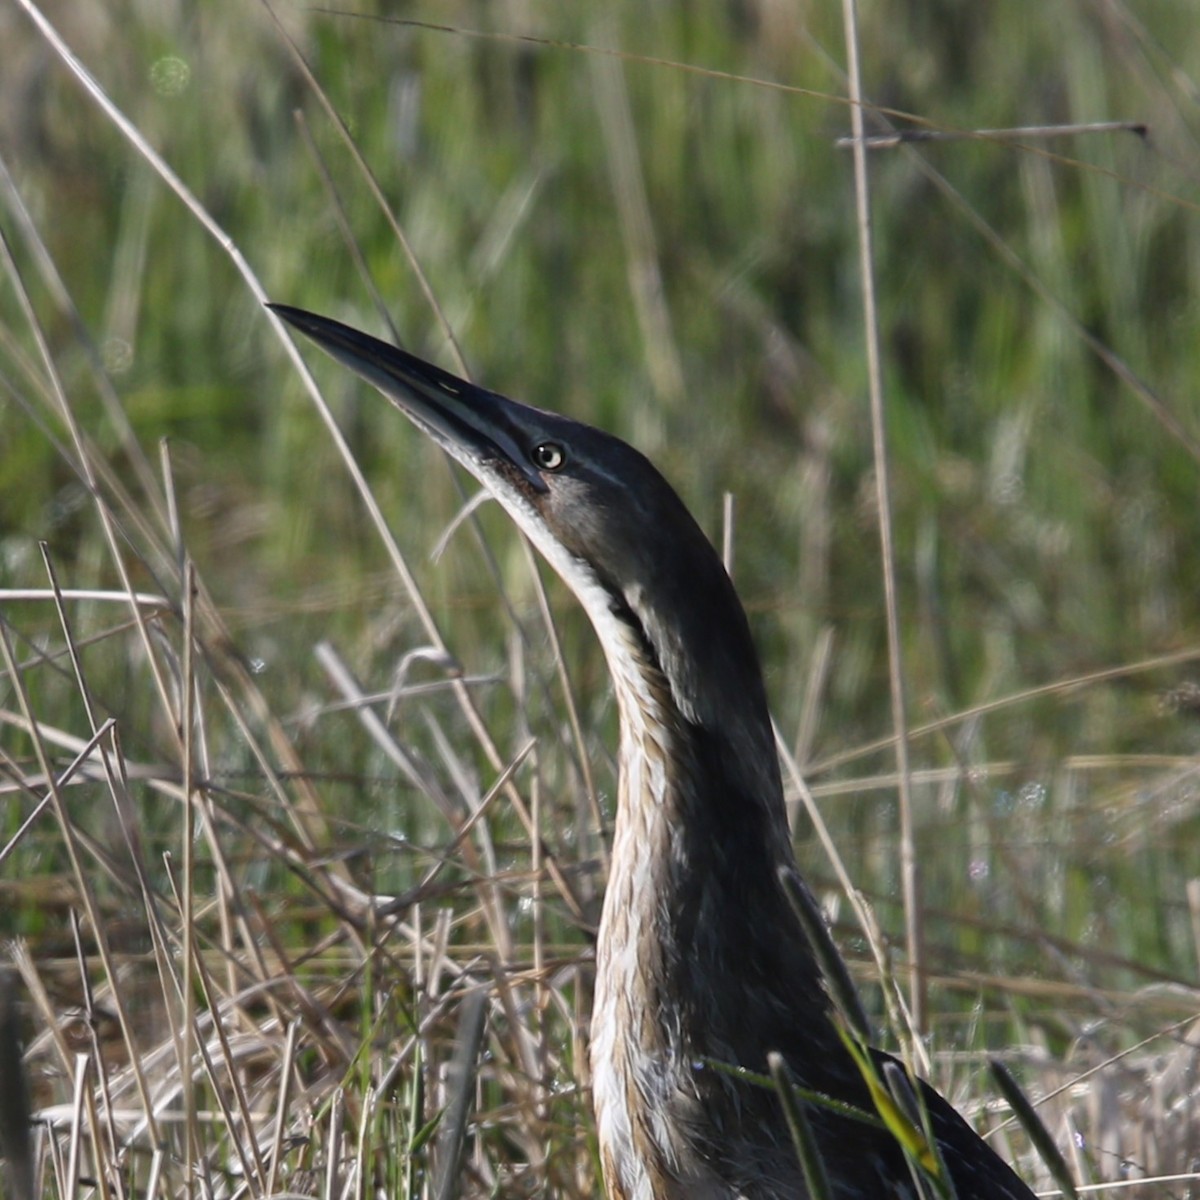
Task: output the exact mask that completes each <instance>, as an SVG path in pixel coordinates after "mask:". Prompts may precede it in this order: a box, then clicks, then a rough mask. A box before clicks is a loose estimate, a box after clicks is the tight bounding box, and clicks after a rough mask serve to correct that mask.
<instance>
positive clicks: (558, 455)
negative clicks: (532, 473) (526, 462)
mask: <svg viewBox="0 0 1200 1200" xmlns="http://www.w3.org/2000/svg"><path fill="white" fill-rule="evenodd" d="M532 458H533V465H534V466H535V467H537V468H538V469H539V470H541V471H557V470H558V469H559V467H561V466H562V465H563V463H565V462H566V461H567V452H566V451H565V450H564V449H563V448H562V447H561V446H560V445H559V444H558V443H557V442H540V443H539V444H538V445H536V446H534V448H533V454H532Z"/></svg>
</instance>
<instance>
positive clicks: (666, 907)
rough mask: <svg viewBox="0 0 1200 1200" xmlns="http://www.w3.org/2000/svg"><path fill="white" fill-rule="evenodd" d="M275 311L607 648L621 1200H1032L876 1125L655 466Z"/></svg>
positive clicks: (974, 1155) (600, 943)
mask: <svg viewBox="0 0 1200 1200" xmlns="http://www.w3.org/2000/svg"><path fill="white" fill-rule="evenodd" d="M269 307H270V308H271V311H272V312H274V313H275V314H276V315H277V316H278V317H280V318H282V319H283V320H284V321H286V322H287V323H288V324H290V325H291V326H293V327H294V328H295V329H296V330H298V331H299V332H301V333H303V334H305V335H306V336H307V337H309V338H310V339H312V340H313V341H314V342H315V343H316V344H317V345H318V346H319V347H320V348H321V349H322V350H324V351H325V352H326V353H328V354H329V355H330V356H332V357H333V358H334V359H335V360H336V361H338V362H339V363H341V364H343V365H344V366H346V367H348V368H350V369H351V370H352V371H354V372H356V373H357V374H358V375H359V376H361V377H362V378H363V379H364V380H366V381H367V382H368V383H370V384H372V385H373V386H374V387H375V388H376V389H378V390H379V391H380V392H381V393H383V395H384V396H385V397H386V398H387V399H389V400H390V401H391V402H392V403H393V404H394V405H395V406H396V407H397V408H398V409H399V410H400V411H401V412H402V413H403V414H404V415H405V416H406V417H408V418H409V420H411V421H412V422H413V424H415V425H416V426H417V427H418V428H419V429H420V430H422V431H423V432H424V433H425V434H427V435H428V436H429V437H430V438H432V439H433V441H435V442H436V443H437V444H438V445H440V446H441V447H442V448H443V449H444V450H446V451H447V452H448V453H449V455H450V456H451V457H452V458H453V459H455V460H457V462H458V463H460V464H461V465H462V466H463V467H464V468H466V470H467V471H468V472H470V473H471V474H472V475H473V476H474V477H475V478H476V479H477V480H478V481H479V483H480V484H482V485H483V487H484V488H485V489H486V491H487V492H489V493H490V494H491V496H492V497H494V498H495V499H496V500H497V501H498V502H499V503H500V505H501V506H502V507H503V508H504V509H505V510H506V511H507V513H508V515H509V516H510V517H511V518H512V520H513V522H514V523H515V524H516V525H517V526H518V528H519V529H520V530H521V531H522V532H523V533H524V534H525V536H526V537H527V538H528V539H529V540H530V542H532V544H533V545H534V546H535V547H536V549H537V550H538V551H539V552H540V553H541V555H542V556H543V557H544V558H545V559H546V561H547V562H548V563H549V565H550V566H551V567H552V568H553V570H554V571H555V572H557V574H558V575H559V576H560V577H561V578H562V579H563V581H564V582H565V583H566V584H567V586H568V587H569V588H570V589H571V591H572V592H573V593H574V595H575V597H576V598H577V600H578V601H579V603H580V604H581V605H582V606H583V608H584V610H585V612H586V614H587V616H588V617H589V618H590V620H591V623H592V625H593V626H594V628H595V631H596V634H597V636H598V638H599V641H600V644H601V647H602V649H603V652H604V656H605V659H606V661H607V665H608V669H609V672H610V675H611V677H612V684H613V689H614V693H615V698H616V703H617V707H618V712H619V749H618V755H617V765H618V789H617V808H616V815H615V821H614V828H613V833H612V850H611V856H610V870H609V878H608V882H607V886H606V890H605V895H604V901H603V907H602V912H601V917H600V922H599V927H598V931H597V940H596V980H595V988H594V996H593V1016H592V1025H591V1038H590V1055H591V1066H592V1103H593V1108H594V1110H595V1117H596V1129H597V1140H598V1146H599V1157H600V1165H601V1173H602V1176H603V1181H604V1188H605V1195H606V1196H607V1198H608V1200H684V1198H687V1200H810V1197H812V1196H813V1195H814V1189H816V1190H817V1194H822V1193H823V1194H824V1195H826V1196H829V1197H833V1198H835V1200H868V1198H870V1200H918V1198H919V1197H922V1196H924V1195H939V1194H940V1195H954V1196H957V1197H958V1200H1033V1192H1032V1191H1030V1189H1029V1188H1028V1187H1027V1186H1026V1185H1025V1184H1024V1183H1023V1182H1022V1181H1021V1180H1020V1178H1019V1177H1018V1176H1017V1175H1016V1174H1015V1172H1014V1171H1013V1170H1012V1169H1011V1168H1010V1167H1009V1166H1008V1165H1007V1164H1006V1163H1005V1162H1004V1161H1003V1160H1002V1159H1001V1158H1000V1157H999V1155H997V1154H996V1152H995V1151H994V1150H993V1149H992V1148H991V1147H989V1146H988V1145H987V1143H986V1142H984V1141H983V1139H982V1138H981V1137H980V1136H979V1135H978V1134H977V1133H976V1132H975V1131H974V1130H973V1129H972V1128H971V1127H970V1125H969V1124H968V1123H967V1122H966V1121H965V1120H964V1119H963V1118H962V1117H961V1116H960V1115H959V1113H958V1112H957V1111H956V1110H955V1109H954V1107H953V1106H952V1105H951V1104H950V1103H949V1102H948V1101H947V1100H945V1099H944V1098H943V1097H942V1096H941V1095H940V1094H939V1093H938V1092H937V1091H936V1090H935V1089H934V1088H932V1087H931V1086H930V1085H928V1084H926V1083H924V1082H922V1081H914V1080H912V1079H911V1077H910V1076H908V1075H907V1074H905V1075H904V1078H905V1079H906V1080H909V1084H908V1085H907V1086H910V1087H911V1088H912V1092H911V1094H910V1097H909V1099H910V1100H914V1099H915V1104H914V1105H911V1106H910V1111H913V1110H915V1111H913V1116H912V1120H911V1123H910V1124H909V1125H908V1126H907V1127H908V1129H909V1130H910V1131H918V1127H920V1128H923V1129H924V1130H926V1131H928V1133H929V1135H930V1136H931V1138H932V1142H933V1143H934V1144H935V1146H936V1152H933V1151H932V1148H931V1157H930V1158H929V1160H928V1161H929V1162H930V1163H931V1164H932V1167H931V1169H930V1174H928V1175H926V1174H925V1172H924V1171H923V1170H917V1169H915V1168H914V1166H913V1162H912V1156H911V1153H906V1151H905V1149H904V1147H903V1146H902V1145H901V1141H902V1138H901V1137H900V1136H898V1133H897V1127H896V1120H895V1119H893V1121H892V1122H887V1121H883V1120H880V1119H879V1114H880V1112H881V1111H882V1109H881V1107H880V1102H879V1086H878V1085H879V1081H880V1079H882V1078H884V1077H885V1076H894V1075H895V1074H896V1068H897V1067H898V1064H897V1063H896V1060H894V1059H892V1058H891V1057H890V1056H889V1055H887V1054H886V1053H884V1052H883V1051H880V1050H867V1051H866V1057H865V1058H864V1057H863V1055H862V1054H857V1055H856V1053H855V1052H854V1050H853V1043H852V1040H851V1039H849V1038H848V1036H847V1034H846V1032H845V1030H844V1028H841V1027H840V1025H839V1017H838V1011H837V1008H838V1006H837V1005H836V1004H835V1002H834V998H833V996H832V995H831V991H830V989H829V988H828V987H827V985H826V981H825V980H826V972H825V971H823V969H822V962H823V957H822V951H821V947H820V945H819V943H820V941H821V938H820V936H818V937H817V938H815V939H814V938H813V935H812V933H811V930H810V929H809V927H808V923H807V922H805V920H803V919H802V916H801V915H799V914H798V911H797V906H796V905H795V903H794V902H793V901H794V896H795V895H796V894H797V893H799V894H801V895H803V896H808V893H807V892H806V890H805V889H804V885H803V883H802V880H801V877H800V874H799V868H798V866H797V864H796V859H795V856H794V851H793V847H792V839H791V836H790V833H789V827H788V822H787V818H786V811H785V806H784V792H783V783H782V778H781V774H780V768H779V761H778V755H777V752H776V749H775V740H774V733H773V728H772V724H771V719H770V715H769V712H768V706H767V695H766V689H765V685H764V681H763V674H762V669H761V666H760V662H759V658H758V654H757V651H756V649H755V645H754V642H753V639H752V636H751V630H750V625H749V621H748V619H747V617H746V613H745V610H744V609H743V607H742V604H741V602H740V600H739V599H738V595H737V593H736V591H735V589H734V585H733V583H732V581H731V580H730V577H729V575H728V573H727V572H726V570H725V567H724V565H723V564H722V561H721V559H720V557H719V556H718V554H717V553H716V551H715V550H714V549H713V547H712V545H711V544H710V542H709V540H708V538H707V537H706V536H705V534H704V533H703V531H702V530H701V528H700V526H699V525H698V524H697V522H696V521H695V519H694V518H693V516H692V515H691V513H690V512H689V511H688V509H687V508H686V506H685V505H684V503H683V501H682V500H681V499H680V498H679V496H678V495H677V493H676V492H675V490H674V489H673V488H672V487H671V485H670V484H669V483H667V481H666V480H665V479H664V478H663V476H662V475H661V474H660V473H659V471H658V470H657V468H656V467H655V466H654V465H653V464H652V463H651V462H650V461H649V459H647V458H646V457H645V456H644V455H642V454H641V453H640V452H639V451H638V450H636V449H634V448H633V447H632V446H630V445H628V444H627V443H626V442H624V441H622V440H620V439H619V438H617V437H615V436H613V435H611V434H608V433H605V432H603V431H601V430H599V429H596V428H593V427H591V426H589V425H586V424H583V423H581V422H579V421H575V420H572V419H570V418H568V417H566V416H563V415H560V414H558V413H554V412H549V411H544V410H541V409H538V408H535V407H532V406H530V405H527V404H523V403H520V402H518V401H515V400H511V399H509V398H507V397H505V396H502V395H500V394H499V393H496V392H492V391H488V390H486V389H485V388H482V387H479V386H477V385H475V384H473V383H469V382H467V381H466V380H463V379H460V378H458V377H456V376H454V375H452V374H450V373H448V372H446V371H444V370H442V369H441V368H439V367H437V366H434V365H432V364H430V363H427V362H424V361H423V360H421V359H420V358H417V357H415V356H413V355H412V354H409V353H407V352H406V351H403V350H400V349H398V348H397V347H395V346H393V345H391V344H389V343H387V342H383V341H380V340H378V339H376V338H374V337H372V336H370V335H369V334H366V333H362V332H360V331H358V330H356V329H353V328H351V327H350V326H347V325H343V324H341V323H340V322H337V321H334V320H331V319H329V318H326V317H322V316H318V315H316V314H313V313H310V312H307V311H305V310H302V309H297V308H292V307H289V306H284V305H270V306H269ZM808 898H809V900H811V897H808ZM825 936H826V937H829V935H828V934H827V933H826V934H825ZM829 945H830V946H832V938H831V937H830V940H829ZM832 953H833V954H834V955H836V951H832ZM837 961H838V963H839V964H840V962H841V960H840V959H838V960H837ZM841 1024H842V1025H844V1022H841ZM772 1055H774V1056H778V1059H779V1060H781V1061H782V1062H783V1063H784V1064H786V1068H787V1071H788V1073H789V1075H790V1077H791V1078H792V1079H793V1080H794V1082H795V1084H796V1086H797V1089H800V1090H798V1091H797V1092H796V1093H795V1095H798V1096H799V1097H800V1098H801V1104H800V1107H801V1109H802V1111H803V1114H804V1116H805V1118H806V1124H807V1127H808V1129H809V1130H810V1131H811V1136H812V1140H813V1142H814V1143H815V1145H816V1149H817V1158H818V1159H819V1164H818V1166H819V1169H820V1170H821V1171H823V1173H824V1183H822V1184H821V1185H819V1186H818V1185H817V1184H814V1183H812V1182H810V1180H811V1178H812V1176H811V1174H809V1173H806V1169H805V1164H804V1162H803V1161H802V1159H801V1156H799V1155H798V1154H797V1152H796V1149H795V1145H794V1141H793V1138H792V1136H791V1134H790V1133H789V1126H788V1123H787V1120H786V1116H785V1112H784V1105H783V1104H782V1103H781V1096H780V1093H779V1091H778V1090H776V1089H772V1088H771V1087H769V1086H764V1076H765V1074H766V1072H767V1071H768V1066H769V1059H770V1057H771V1056H772ZM864 1064H865V1066H864ZM900 1070H901V1071H902V1070H903V1068H900ZM822 1097H828V1098H830V1099H831V1100H833V1101H836V1102H839V1103H840V1107H838V1106H835V1105H831V1104H829V1103H825V1102H823V1100H822V1099H821V1098H822ZM900 1127H901V1129H903V1128H904V1120H903V1118H901V1119H900ZM917 1135H918V1138H919V1137H920V1133H919V1131H918V1133H917ZM926 1144H927V1146H928V1143H926ZM934 1185H937V1186H934ZM931 1187H933V1190H930V1188H931ZM939 1188H940V1190H939Z"/></svg>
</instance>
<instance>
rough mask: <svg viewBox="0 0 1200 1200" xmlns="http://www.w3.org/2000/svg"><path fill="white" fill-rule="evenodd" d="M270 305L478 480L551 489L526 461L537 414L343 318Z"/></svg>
mask: <svg viewBox="0 0 1200 1200" xmlns="http://www.w3.org/2000/svg"><path fill="white" fill-rule="evenodd" d="M267 307H268V308H269V309H270V310H271V311H272V312H273V313H274V314H275V315H276V316H277V317H280V318H281V319H282V320H284V321H286V322H287V323H288V324H289V325H291V326H293V327H294V328H296V329H298V330H299V331H300V332H301V333H303V334H305V335H306V336H308V337H310V338H312V340H313V341H314V342H316V343H317V345H318V346H320V347H321V349H322V350H324V351H325V353H326V354H328V355H329V356H330V357H331V358H334V359H336V360H337V361H338V362H340V363H342V364H343V365H344V366H347V367H349V368H350V369H351V370H352V371H354V372H355V373H356V374H357V375H360V376H361V377H362V378H363V379H365V380H366V381H367V382H368V383H369V384H371V385H372V386H373V387H375V388H378V390H379V391H381V392H382V393H383V394H384V395H385V396H386V397H387V398H388V399H389V400H390V401H391V402H392V403H393V404H394V405H395V406H396V407H397V408H398V409H400V411H401V412H402V413H404V415H405V416H407V417H408V418H409V419H410V420H411V421H412V422H413V423H414V424H415V425H416V426H417V427H418V428H420V429H422V430H424V431H425V432H426V433H428V434H429V436H430V437H432V438H433V439H434V441H436V442H437V443H438V444H439V445H440V446H442V447H443V449H445V450H446V451H447V452H448V453H449V454H450V455H451V456H452V457H454V458H456V459H457V460H458V461H459V462H461V463H462V464H463V466H465V467H466V468H467V469H468V470H469V471H471V472H472V474H474V475H476V476H477V477H478V478H479V479H480V481H481V482H484V483H486V482H487V481H488V479H487V476H485V475H480V473H479V470H478V469H477V468H478V467H480V466H490V467H491V468H492V470H493V471H494V470H496V469H497V468H498V469H499V470H500V471H501V472H502V473H503V474H504V475H506V476H507V477H508V478H509V479H510V480H512V481H513V482H516V483H523V484H524V485H525V487H526V488H532V489H533V490H535V491H537V492H545V491H546V490H547V488H546V484H545V481H544V480H543V479H542V476H541V474H540V473H539V472H538V471H537V470H535V469H534V467H533V465H532V463H531V462H530V461H529V454H528V449H527V443H528V440H529V437H528V434H527V433H525V432H523V430H524V428H525V427H526V426H527V425H528V423H529V418H530V416H532V415H535V414H536V410H535V409H532V408H530V407H529V406H528V405H524V404H518V403H517V402H516V401H515V400H509V399H508V398H507V397H506V396H501V395H498V394H497V393H496V392H489V391H487V390H486V389H485V388H480V387H476V386H475V385H474V384H473V383H468V382H467V381H466V380H465V379H459V378H458V377H457V376H456V375H451V374H450V373H449V371H443V370H442V369H441V368H440V367H435V366H433V365H432V364H431V363H427V362H424V361H422V360H421V359H419V358H416V357H415V356H414V355H412V354H408V353H406V352H405V351H404V350H400V349H398V348H397V347H395V346H391V345H389V344H388V343H387V342H381V341H380V340H379V339H378V338H373V337H371V336H370V335H369V334H366V333H360V332H359V331H358V330H357V329H352V328H351V327H350V326H349V325H343V324H341V322H339V321H331V320H330V319H329V318H328V317H319V316H317V315H316V314H315V313H310V312H305V311H304V310H303V309H301V308H290V307H289V306H287V305H285V304H268V305H267ZM514 476H515V478H514Z"/></svg>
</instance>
